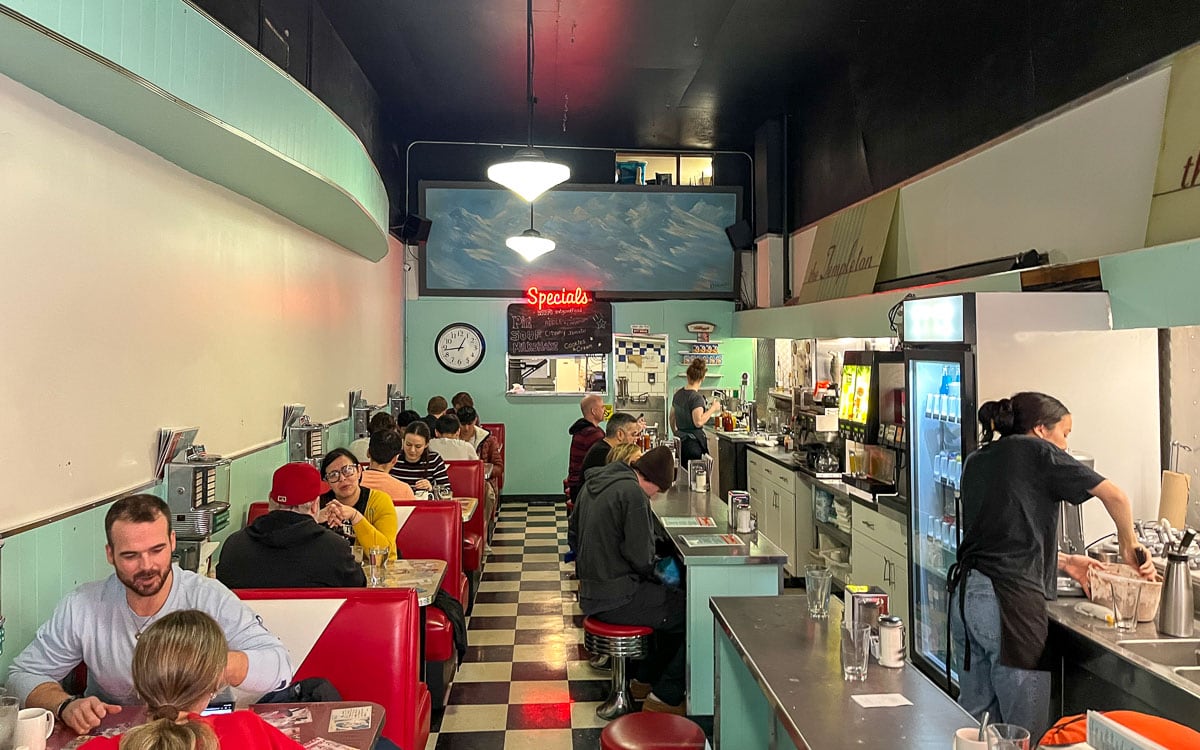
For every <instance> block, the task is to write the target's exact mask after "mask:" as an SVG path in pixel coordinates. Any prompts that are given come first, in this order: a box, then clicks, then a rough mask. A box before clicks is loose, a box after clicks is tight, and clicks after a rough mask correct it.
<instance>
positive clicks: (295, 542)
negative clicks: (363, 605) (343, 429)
mask: <svg viewBox="0 0 1200 750" xmlns="http://www.w3.org/2000/svg"><path fill="white" fill-rule="evenodd" d="M320 497H321V475H320V472H318V471H317V469H316V468H315V467H313V466H311V465H310V464H306V463H290V464H284V465H283V466H281V467H279V468H278V469H276V470H275V475H274V477H273V478H272V482H271V512H269V513H267V514H266V515H264V516H260V517H259V518H257V519H256V520H255V521H254V523H252V524H250V525H249V526H247V527H246V528H244V529H242V530H241V531H238V532H235V533H233V534H232V535H231V536H230V537H229V538H228V539H226V540H225V544H224V545H223V546H222V548H221V560H220V562H219V563H217V580H219V581H220V582H221V583H223V584H225V585H226V586H228V587H229V588H231V589H249V588H268V589H276V588H309V587H342V586H344V587H359V586H366V585H367V577H366V575H365V574H364V573H363V569H362V566H361V565H359V564H358V563H356V562H354V555H352V554H351V552H350V545H349V544H348V543H347V542H346V540H345V539H344V538H342V536H341V535H339V534H338V533H337V532H336V531H333V530H332V529H330V528H329V527H327V526H324V525H322V524H319V523H317V516H318V514H319V513H320V510H319V507H320Z"/></svg>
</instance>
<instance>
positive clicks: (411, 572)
mask: <svg viewBox="0 0 1200 750" xmlns="http://www.w3.org/2000/svg"><path fill="white" fill-rule="evenodd" d="M367 577H368V579H369V578H370V574H369V573H368V574H367ZM381 577H382V579H383V584H382V585H381V586H378V587H377V588H384V589H415V590H416V592H417V604H419V605H421V606H422V607H427V606H429V605H430V604H431V603H432V602H433V598H434V597H435V596H437V592H438V588H440V587H441V585H442V579H443V578H445V577H446V561H445V560H416V559H413V560H406V559H401V560H389V561H388V563H387V565H384V566H383V575H382V576H381Z"/></svg>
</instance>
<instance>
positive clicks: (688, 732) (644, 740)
mask: <svg viewBox="0 0 1200 750" xmlns="http://www.w3.org/2000/svg"><path fill="white" fill-rule="evenodd" d="M600 748H601V750H704V730H703V729H701V728H700V726H699V725H698V724H696V723H695V722H694V721H691V720H690V719H685V718H684V717H682V716H676V715H675V714H661V713H650V712H646V711H639V712H637V713H635V714H629V715H627V716H622V717H620V718H619V719H617V720H616V721H614V722H611V723H609V725H608V726H606V727H604V731H603V732H601V733H600Z"/></svg>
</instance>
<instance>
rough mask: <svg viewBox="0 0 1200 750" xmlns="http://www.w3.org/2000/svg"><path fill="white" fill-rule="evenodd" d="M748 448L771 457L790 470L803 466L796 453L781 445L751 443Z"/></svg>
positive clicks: (796, 469)
mask: <svg viewBox="0 0 1200 750" xmlns="http://www.w3.org/2000/svg"><path fill="white" fill-rule="evenodd" d="M747 449H748V450H752V451H754V452H755V453H757V454H759V455H760V456H764V457H766V458H769V459H771V460H772V461H774V462H775V463H777V464H779V465H780V466H782V467H783V468H785V469H788V470H790V471H799V470H800V469H801V467H802V464H801V462H800V461H799V460H798V459H797V458H796V454H795V453H793V452H792V451H789V450H787V449H785V448H784V447H783V446H780V445H772V446H766V445H750V446H747Z"/></svg>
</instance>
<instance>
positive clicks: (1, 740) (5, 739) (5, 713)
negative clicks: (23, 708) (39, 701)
mask: <svg viewBox="0 0 1200 750" xmlns="http://www.w3.org/2000/svg"><path fill="white" fill-rule="evenodd" d="M18 709H20V705H18V701H17V697H16V696H15V695H5V696H0V747H3V748H8V747H12V739H13V733H14V732H16V730H17V711H18Z"/></svg>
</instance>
